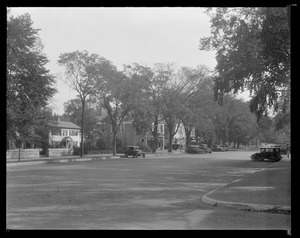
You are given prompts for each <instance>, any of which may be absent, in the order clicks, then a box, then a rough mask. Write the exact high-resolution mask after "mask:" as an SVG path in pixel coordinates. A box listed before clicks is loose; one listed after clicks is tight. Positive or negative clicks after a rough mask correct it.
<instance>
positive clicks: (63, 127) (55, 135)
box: [49, 118, 81, 148]
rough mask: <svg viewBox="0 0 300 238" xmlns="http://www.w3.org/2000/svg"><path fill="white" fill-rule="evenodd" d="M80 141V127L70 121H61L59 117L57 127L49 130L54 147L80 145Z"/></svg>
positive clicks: (51, 143) (50, 142)
mask: <svg viewBox="0 0 300 238" xmlns="http://www.w3.org/2000/svg"><path fill="white" fill-rule="evenodd" d="M80 141H81V140H80V127H79V126H77V125H75V124H74V123H72V122H69V121H60V119H59V118H58V121H57V124H55V129H53V130H52V131H50V132H49V144H50V145H52V147H60V146H63V147H65V148H72V147H73V146H78V147H79V146H80Z"/></svg>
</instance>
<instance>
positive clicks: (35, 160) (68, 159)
mask: <svg viewBox="0 0 300 238" xmlns="http://www.w3.org/2000/svg"><path fill="white" fill-rule="evenodd" d="M183 153H184V152H183V151H182V152H180V151H179V150H178V151H173V152H171V153H170V152H168V151H167V150H157V152H156V153H151V152H150V153H146V159H147V157H154V156H161V155H180V154H183ZM139 158H141V157H139ZM106 159H108V160H110V159H131V157H129V158H126V157H125V156H124V154H116V155H113V154H86V155H84V157H80V156H79V155H69V156H57V157H39V158H31V159H21V160H20V161H18V159H10V160H7V161H6V166H8V167H10V166H18V165H32V164H51V163H66V162H76V161H77V162H80V161H92V160H106ZM142 159H144V158H142Z"/></svg>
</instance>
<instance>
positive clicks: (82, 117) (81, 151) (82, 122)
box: [80, 98, 85, 157]
mask: <svg viewBox="0 0 300 238" xmlns="http://www.w3.org/2000/svg"><path fill="white" fill-rule="evenodd" d="M81 106H82V111H81V144H80V146H81V148H80V157H83V155H84V143H83V125H84V107H85V98H82V99H81Z"/></svg>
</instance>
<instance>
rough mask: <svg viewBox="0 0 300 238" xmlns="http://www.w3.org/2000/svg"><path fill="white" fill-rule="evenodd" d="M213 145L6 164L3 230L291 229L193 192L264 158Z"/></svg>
mask: <svg viewBox="0 0 300 238" xmlns="http://www.w3.org/2000/svg"><path fill="white" fill-rule="evenodd" d="M251 153H253V152H247V151H243V152H242V151H240V152H213V153H212V154H196V155H188V154H182V155H165V156H160V157H159V156H152V157H150V156H149V157H147V156H146V158H145V159H143V158H138V159H136V158H128V159H112V160H103V161H92V162H72V163H57V164H42V165H27V166H16V167H7V190H6V198H7V211H6V212H7V216H6V217H7V225H6V226H7V229H114V230H115V229H117V230H119V229H139V230H140V229H146V230H149V229H150V230H152V229H154V230H161V229H171V230H174V229H180V230H182V229H196V230H198V229H231V230H232V229H272V230H274V229H276V230H277V229H280V230H290V229H291V217H290V215H286V214H272V213H264V212H251V211H241V210H235V209H230V208H221V207H214V206H211V205H208V204H205V203H203V202H202V201H201V197H202V196H203V195H204V194H206V193H208V192H210V191H212V190H213V189H216V188H217V187H219V186H222V185H225V184H227V183H230V182H232V181H234V180H236V179H238V178H240V177H242V176H244V175H247V174H250V173H255V172H256V171H259V170H261V169H263V168H267V167H269V166H270V165H271V163H268V162H254V161H251V160H250V154H251Z"/></svg>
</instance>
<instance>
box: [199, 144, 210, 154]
mask: <svg viewBox="0 0 300 238" xmlns="http://www.w3.org/2000/svg"><path fill="white" fill-rule="evenodd" d="M199 147H200V149H203V150H205V151H206V152H207V153H211V152H212V150H211V148H209V147H208V146H207V144H201V145H199Z"/></svg>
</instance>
